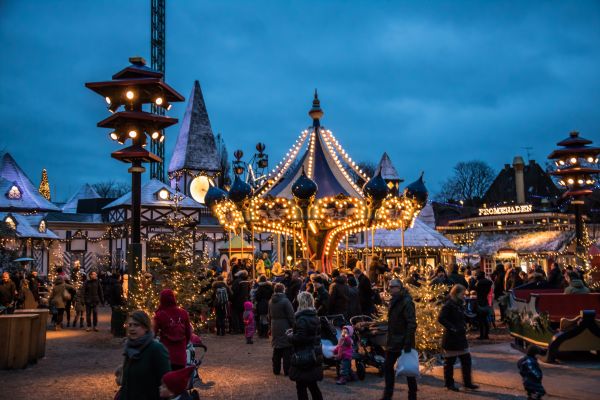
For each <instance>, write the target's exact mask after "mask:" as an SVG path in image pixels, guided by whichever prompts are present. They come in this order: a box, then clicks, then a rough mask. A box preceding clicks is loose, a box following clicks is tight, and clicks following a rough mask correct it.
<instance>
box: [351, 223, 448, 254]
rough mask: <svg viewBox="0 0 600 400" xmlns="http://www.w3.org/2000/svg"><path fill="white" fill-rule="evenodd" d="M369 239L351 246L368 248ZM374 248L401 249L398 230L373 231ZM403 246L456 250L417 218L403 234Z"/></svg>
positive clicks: (400, 237)
mask: <svg viewBox="0 0 600 400" xmlns="http://www.w3.org/2000/svg"><path fill="white" fill-rule="evenodd" d="M370 243H371V239H370V236H369V239H368V240H367V241H366V242H365V243H360V244H357V245H353V246H352V247H355V248H364V247H369V246H370ZM375 246H376V247H383V248H394V249H396V248H398V249H399V248H401V247H402V236H401V232H400V229H397V230H387V229H377V230H375ZM404 246H405V247H436V248H440V249H443V248H447V249H456V245H454V243H452V241H450V240H449V239H448V238H446V237H445V236H444V235H442V234H441V233H440V232H438V231H436V230H435V229H433V228H430V227H429V226H427V224H426V223H425V222H423V221H421V220H419V219H418V218H417V219H415V223H414V225H413V227H412V228H408V229H407V230H406V232H404Z"/></svg>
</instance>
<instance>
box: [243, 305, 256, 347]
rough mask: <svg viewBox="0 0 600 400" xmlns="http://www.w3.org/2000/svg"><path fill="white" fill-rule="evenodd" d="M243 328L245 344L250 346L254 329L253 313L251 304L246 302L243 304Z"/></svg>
mask: <svg viewBox="0 0 600 400" xmlns="http://www.w3.org/2000/svg"><path fill="white" fill-rule="evenodd" d="M244 326H245V327H246V329H245V334H246V343H247V344H252V343H254V342H253V341H252V337H253V336H254V331H255V329H256V325H255V322H254V313H253V312H252V303H251V302H249V301H247V302H245V303H244Z"/></svg>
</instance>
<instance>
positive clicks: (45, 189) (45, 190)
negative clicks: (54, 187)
mask: <svg viewBox="0 0 600 400" xmlns="http://www.w3.org/2000/svg"><path fill="white" fill-rule="evenodd" d="M38 192H40V194H41V195H42V196H44V198H46V200H48V201H50V183H49V182H48V172H47V171H46V168H44V169H42V180H41V182H40V187H39V188H38Z"/></svg>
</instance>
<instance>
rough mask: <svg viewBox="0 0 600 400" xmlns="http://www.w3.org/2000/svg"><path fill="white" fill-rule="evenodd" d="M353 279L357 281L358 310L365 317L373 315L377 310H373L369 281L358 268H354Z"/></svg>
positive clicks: (371, 289) (372, 295) (373, 304)
mask: <svg viewBox="0 0 600 400" xmlns="http://www.w3.org/2000/svg"><path fill="white" fill-rule="evenodd" d="M352 272H353V273H354V278H355V279H356V280H357V281H358V297H359V299H360V309H361V310H362V312H363V313H364V314H365V315H374V314H376V312H377V310H376V309H375V303H374V302H373V297H374V293H373V288H372V287H371V281H370V280H369V278H368V277H367V276H366V275H365V274H363V272H362V271H361V270H360V269H359V268H354V271H352Z"/></svg>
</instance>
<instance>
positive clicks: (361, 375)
mask: <svg viewBox="0 0 600 400" xmlns="http://www.w3.org/2000/svg"><path fill="white" fill-rule="evenodd" d="M366 372H367V368H366V367H365V363H364V362H362V361H357V362H356V375H357V376H358V379H360V380H361V381H364V380H365V375H366Z"/></svg>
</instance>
